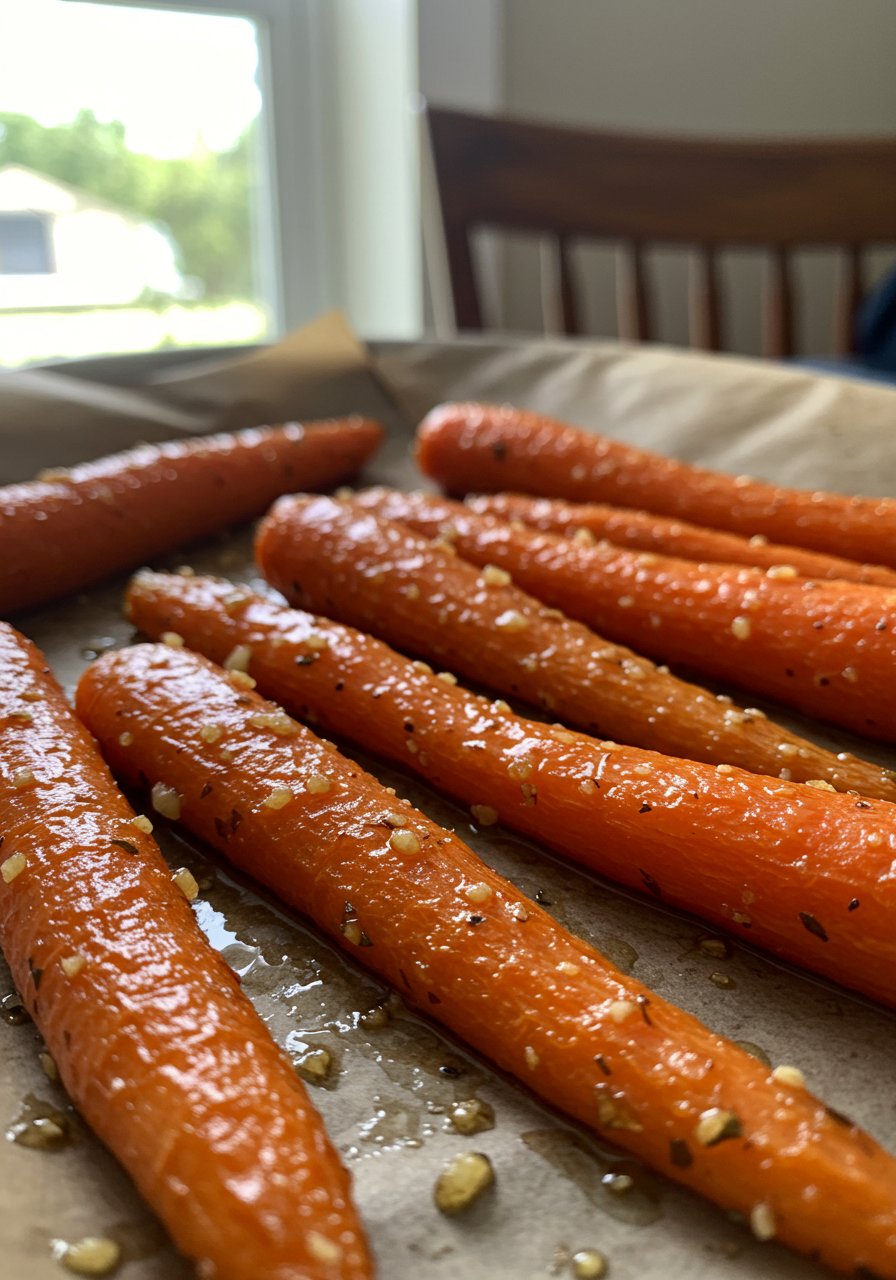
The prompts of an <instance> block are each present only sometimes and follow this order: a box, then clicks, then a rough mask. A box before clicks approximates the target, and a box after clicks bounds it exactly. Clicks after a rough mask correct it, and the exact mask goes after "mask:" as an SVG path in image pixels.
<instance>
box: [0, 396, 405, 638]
mask: <svg viewBox="0 0 896 1280" xmlns="http://www.w3.org/2000/svg"><path fill="white" fill-rule="evenodd" d="M382 434H383V433H382V428H381V427H380V426H379V425H378V424H377V423H375V422H371V421H369V420H367V419H363V418H345V419H341V420H334V421H332V422H319V423H312V424H309V425H308V427H304V426H300V425H299V424H298V423H289V424H288V425H287V426H283V427H263V428H260V429H251V430H248V431H238V432H236V433H235V434H234V435H220V436H206V437H201V438H196V439H191V440H181V441H175V442H172V443H170V444H161V445H142V446H141V447H140V448H137V449H131V450H129V451H128V452H127V453H118V454H113V455H112V456H111V457H108V458H100V459H99V460H98V461H96V462H87V463H84V464H83V465H81V466H78V467H73V468H72V469H71V470H70V471H52V472H44V473H43V475H42V476H41V477H39V478H38V479H37V480H34V481H30V482H29V483H27V484H14V485H7V486H6V487H5V488H0V616H2V617H7V616H9V615H10V614H13V613H17V612H19V611H21V610H23V609H30V608H33V607H34V606H35V605H39V604H43V603H44V602H45V601H47V600H52V599H54V598H56V597H58V596H62V595H66V594H67V593H68V592H71V591H76V590H78V589H79V588H81V587H85V586H89V585H90V584H91V583H94V582H100V581H102V580H103V579H104V578H108V577H111V576H112V575H113V574H115V573H117V572H119V571H121V570H123V569H132V568H135V567H136V566H137V565H140V564H143V563H145V562H146V561H147V560H148V559H150V558H151V557H152V556H157V555H162V554H163V553H165V552H168V551H173V550H175V549H176V548H177V547H180V546H183V544H184V543H187V542H191V541H194V540H195V539H197V538H203V537H206V536H208V535H209V534H212V533H215V532H216V531H217V530H219V529H226V528H228V527H229V526H231V525H234V524H239V523H240V522H241V521H245V520H250V519H252V518H253V517H254V516H258V515H261V513H262V512H263V511H264V510H265V508H266V507H267V506H268V505H269V504H270V503H271V502H272V501H273V500H274V498H276V497H278V496H279V495H280V494H281V493H290V492H294V491H295V490H297V489H329V488H331V487H332V486H333V485H335V484H338V483H339V482H340V481H342V480H345V479H347V478H349V477H351V476H352V475H354V474H356V473H357V472H358V471H360V469H361V467H362V466H363V464H364V462H365V461H366V460H367V458H369V457H370V455H371V454H372V453H373V452H374V450H375V449H376V448H377V446H378V445H379V443H380V440H381V439H382Z"/></svg>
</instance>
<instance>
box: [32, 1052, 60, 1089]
mask: <svg viewBox="0 0 896 1280" xmlns="http://www.w3.org/2000/svg"><path fill="white" fill-rule="evenodd" d="M37 1056H38V1061H39V1062H40V1069H41V1071H43V1073H44V1075H45V1076H46V1077H47V1079H48V1080H54V1081H55V1080H58V1079H59V1068H58V1067H57V1066H56V1059H55V1058H54V1057H53V1055H52V1053H48V1052H47V1051H46V1049H44V1050H42V1051H41V1052H40V1053H39V1054H38V1055H37Z"/></svg>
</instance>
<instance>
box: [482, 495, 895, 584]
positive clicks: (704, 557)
mask: <svg viewBox="0 0 896 1280" xmlns="http://www.w3.org/2000/svg"><path fill="white" fill-rule="evenodd" d="M466 505H467V506H468V507H469V508H470V510H471V511H474V512H475V513H476V514H477V515H482V516H497V517H498V519H499V520H522V522H523V524H527V525H530V526H531V527H532V528H533V529H542V530H543V531H544V532H545V533H561V534H563V535H564V536H565V537H570V536H572V535H574V534H577V533H578V530H580V529H584V530H586V531H587V532H588V533H591V534H593V536H594V537H595V538H597V539H601V538H604V539H606V540H607V541H608V542H613V543H615V544H616V546H618V547H628V548H630V549H634V550H637V551H655V552H658V553H659V554H660V555H667V556H677V557H678V558H679V559H681V560H696V561H697V562H698V563H704V562H711V563H720V564H744V565H750V566H751V567H753V568H756V569H771V570H772V573H771V575H770V576H772V577H775V576H780V577H783V576H786V575H787V574H788V571H790V570H794V571H795V572H796V573H797V574H798V576H799V577H801V578H821V579H825V578H829V579H834V580H836V579H842V580H843V581H845V582H866V583H870V584H872V585H874V586H878V587H890V588H896V572H894V570H892V569H885V568H883V566H881V565H876V564H857V563H856V562H855V561H853V560H844V559H843V558H842V557H840V556H825V555H821V554H820V553H819V552H817V551H805V550H804V549H803V548H802V547H783V546H780V545H779V544H778V543H775V542H768V541H767V540H766V539H765V538H763V537H762V536H761V535H760V536H759V537H756V538H742V537H740V536H739V535H738V534H735V533H723V532H721V531H720V530H718V529H707V528H705V527H704V526H703V525H696V524H688V523H686V522H685V521H683V520H672V519H668V518H665V517H663V516H656V515H651V514H650V513H649V512H647V511H629V510H627V509H625V508H623V507H608V506H602V505H601V504H599V503H596V502H563V501H562V500H561V499H558V498H528V497H526V496H524V495H523V494H519V493H498V494H495V495H493V496H479V497H472V498H468V499H467V502H466Z"/></svg>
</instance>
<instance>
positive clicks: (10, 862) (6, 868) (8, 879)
mask: <svg viewBox="0 0 896 1280" xmlns="http://www.w3.org/2000/svg"><path fill="white" fill-rule="evenodd" d="M27 865H28V859H27V858H26V857H25V855H24V853H12V854H10V856H9V857H8V858H6V859H5V860H4V861H3V862H0V876H2V877H3V880H4V882H5V883H6V884H11V883H12V881H13V880H15V878H16V876H19V875H21V874H22V872H23V871H24V870H25V867H26V866H27Z"/></svg>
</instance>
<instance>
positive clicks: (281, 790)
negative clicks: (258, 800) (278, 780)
mask: <svg viewBox="0 0 896 1280" xmlns="http://www.w3.org/2000/svg"><path fill="white" fill-rule="evenodd" d="M292 798H293V795H292V792H291V791H290V789H289V787H274V789H273V791H271V792H270V794H269V795H267V796H265V798H264V800H263V801H262V804H263V805H264V806H265V808H266V809H282V808H283V807H284V806H285V805H288V804H289V802H290V800H292Z"/></svg>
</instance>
